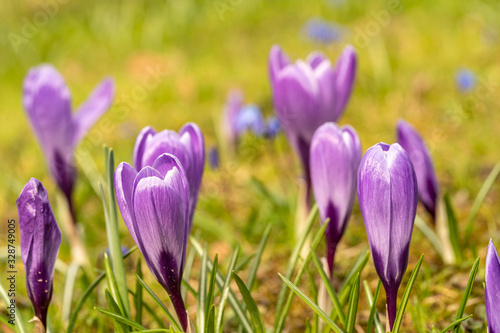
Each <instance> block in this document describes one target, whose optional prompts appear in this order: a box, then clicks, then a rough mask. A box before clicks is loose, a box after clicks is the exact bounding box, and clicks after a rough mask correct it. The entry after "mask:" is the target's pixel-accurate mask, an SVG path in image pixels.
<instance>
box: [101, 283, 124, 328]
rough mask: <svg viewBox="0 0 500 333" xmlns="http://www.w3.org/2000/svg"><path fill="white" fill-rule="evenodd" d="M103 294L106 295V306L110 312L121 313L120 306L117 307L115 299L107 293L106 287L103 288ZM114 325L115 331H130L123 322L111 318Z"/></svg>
mask: <svg viewBox="0 0 500 333" xmlns="http://www.w3.org/2000/svg"><path fill="white" fill-rule="evenodd" d="M104 295H105V297H106V302H107V303H108V306H109V308H110V310H111V311H110V312H113V313H116V314H117V315H120V316H121V315H123V314H122V312H121V310H120V308H119V307H118V304H116V302H115V300H114V299H113V296H111V294H110V293H109V290H108V289H104ZM113 322H114V325H115V330H116V332H119V333H122V332H130V330H129V329H128V326H127V325H125V324H123V323H122V322H120V321H118V320H116V319H113Z"/></svg>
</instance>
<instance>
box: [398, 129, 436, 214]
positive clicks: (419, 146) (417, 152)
mask: <svg viewBox="0 0 500 333" xmlns="http://www.w3.org/2000/svg"><path fill="white" fill-rule="evenodd" d="M397 136H398V143H399V144H400V145H401V147H403V148H404V150H406V152H407V153H408V155H409V156H410V159H411V162H412V163H413V167H414V168H415V173H416V175H417V182H418V196H419V197H420V201H421V202H422V204H423V205H424V207H425V208H426V209H427V211H428V212H429V213H430V214H431V216H432V218H433V220H435V219H436V205H437V202H438V194H439V185H438V181H437V176H436V171H435V170H434V165H433V163H432V159H431V155H430V153H429V150H428V149H427V147H426V145H425V143H424V140H423V139H422V137H421V136H420V134H419V133H418V132H417V130H416V129H415V128H413V126H411V125H410V124H409V123H407V122H406V121H404V120H400V121H398V125H397Z"/></svg>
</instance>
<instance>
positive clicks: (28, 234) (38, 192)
mask: <svg viewBox="0 0 500 333" xmlns="http://www.w3.org/2000/svg"><path fill="white" fill-rule="evenodd" d="M16 203H17V210H18V212H19V227H20V229H21V256H22V259H23V264H24V268H25V271H26V289H27V291H28V297H29V298H30V300H31V303H32V304H33V307H34V308H35V316H36V317H37V318H38V319H40V322H41V323H42V324H43V326H44V327H46V323H47V310H48V308H49V304H50V300H51V298H52V278H53V277H54V267H55V264H56V259H57V254H58V253H59V247H60V246H61V231H60V230H59V226H58V225H57V222H56V219H55V217H54V213H52V208H51V207H50V203H49V199H48V197H47V191H46V190H45V188H44V187H43V185H42V183H41V182H40V181H39V180H37V179H35V178H31V179H30V180H29V181H28V183H27V184H26V185H25V186H24V188H23V190H22V192H21V194H20V195H19V198H17V202H16Z"/></svg>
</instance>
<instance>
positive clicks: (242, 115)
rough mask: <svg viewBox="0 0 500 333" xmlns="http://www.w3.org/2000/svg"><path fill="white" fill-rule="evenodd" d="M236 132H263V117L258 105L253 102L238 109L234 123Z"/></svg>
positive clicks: (260, 133)
mask: <svg viewBox="0 0 500 333" xmlns="http://www.w3.org/2000/svg"><path fill="white" fill-rule="evenodd" d="M235 128H236V133H238V135H242V134H243V133H245V132H246V131H251V132H253V133H254V134H255V135H256V136H261V135H263V134H264V117H263V116H262V112H261V111H260V109H259V107H258V106H256V105H253V104H249V105H245V106H243V107H242V108H241V109H240V112H239V113H238V115H237V118H236V123H235Z"/></svg>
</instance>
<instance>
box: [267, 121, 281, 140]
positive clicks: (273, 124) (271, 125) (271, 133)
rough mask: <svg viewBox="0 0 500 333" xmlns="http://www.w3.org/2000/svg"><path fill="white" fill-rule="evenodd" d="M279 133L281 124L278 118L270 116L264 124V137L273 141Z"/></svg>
mask: <svg viewBox="0 0 500 333" xmlns="http://www.w3.org/2000/svg"><path fill="white" fill-rule="evenodd" d="M280 132H281V123H280V120H279V119H278V117H276V116H271V117H269V119H267V124H266V137H267V138H269V139H273V138H274V137H276V135H278V134H279V133H280Z"/></svg>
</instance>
